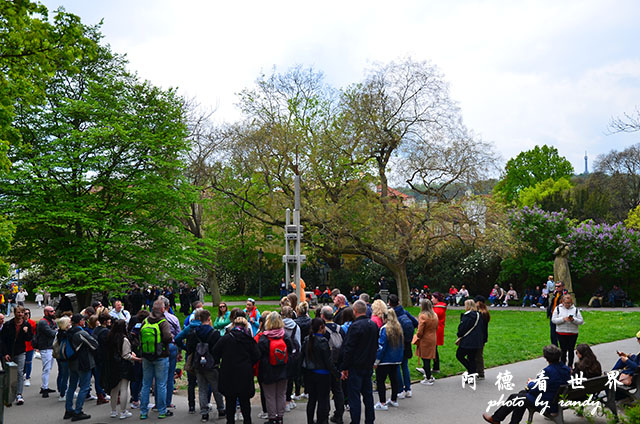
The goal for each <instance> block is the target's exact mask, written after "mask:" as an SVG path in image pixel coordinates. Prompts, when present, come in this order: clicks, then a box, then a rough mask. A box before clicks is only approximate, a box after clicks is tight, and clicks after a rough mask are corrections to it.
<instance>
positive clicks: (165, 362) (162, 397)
mask: <svg viewBox="0 0 640 424" xmlns="http://www.w3.org/2000/svg"><path fill="white" fill-rule="evenodd" d="M168 371H169V358H158V359H156V360H153V361H150V360H149V359H147V358H142V391H141V393H140V413H141V414H144V415H146V414H148V413H149V394H150V392H151V384H153V379H154V377H155V379H156V393H155V395H156V402H157V403H156V407H157V408H158V414H160V415H164V414H166V413H167V372H168Z"/></svg>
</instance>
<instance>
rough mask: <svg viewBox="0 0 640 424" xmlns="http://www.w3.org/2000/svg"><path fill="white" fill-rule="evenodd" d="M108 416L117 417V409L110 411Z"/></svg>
mask: <svg viewBox="0 0 640 424" xmlns="http://www.w3.org/2000/svg"><path fill="white" fill-rule="evenodd" d="M109 416H110V417H111V418H117V417H118V411H111V414H110V415H109Z"/></svg>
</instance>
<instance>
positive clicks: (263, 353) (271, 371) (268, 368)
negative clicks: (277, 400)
mask: <svg viewBox="0 0 640 424" xmlns="http://www.w3.org/2000/svg"><path fill="white" fill-rule="evenodd" d="M284 343H285V345H287V352H292V351H293V344H292V343H291V339H290V338H289V337H287V335H286V334H285V336H284ZM269 344H270V339H269V338H268V337H267V336H265V335H264V334H262V335H261V336H260V338H259V339H258V350H259V351H260V365H259V367H258V381H259V382H261V383H264V384H272V383H275V382H276V381H280V380H286V379H287V378H288V377H289V376H288V374H287V371H288V370H289V367H287V365H288V364H284V365H271V364H270V363H269V355H270V353H269ZM289 361H291V357H289Z"/></svg>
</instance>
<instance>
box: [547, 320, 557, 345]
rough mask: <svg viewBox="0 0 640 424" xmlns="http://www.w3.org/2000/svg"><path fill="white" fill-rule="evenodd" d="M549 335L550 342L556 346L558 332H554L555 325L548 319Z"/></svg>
mask: <svg viewBox="0 0 640 424" xmlns="http://www.w3.org/2000/svg"><path fill="white" fill-rule="evenodd" d="M549 336H550V337H551V344H553V345H556V346H558V333H556V325H555V324H554V323H553V322H552V321H551V320H549Z"/></svg>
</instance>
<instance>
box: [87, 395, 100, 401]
mask: <svg viewBox="0 0 640 424" xmlns="http://www.w3.org/2000/svg"><path fill="white" fill-rule="evenodd" d="M87 400H98V396H96V395H89V397H88V398H87Z"/></svg>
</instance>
